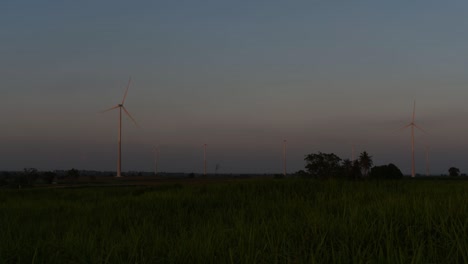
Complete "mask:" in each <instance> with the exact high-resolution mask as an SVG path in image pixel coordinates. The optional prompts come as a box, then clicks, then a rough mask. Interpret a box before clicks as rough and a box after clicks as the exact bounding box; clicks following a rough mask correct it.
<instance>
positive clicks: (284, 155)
mask: <svg viewBox="0 0 468 264" xmlns="http://www.w3.org/2000/svg"><path fill="white" fill-rule="evenodd" d="M286 143H287V141H286V139H285V140H283V175H284V176H286Z"/></svg>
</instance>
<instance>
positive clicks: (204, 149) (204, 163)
mask: <svg viewBox="0 0 468 264" xmlns="http://www.w3.org/2000/svg"><path fill="white" fill-rule="evenodd" d="M203 175H205V176H206V144H203Z"/></svg>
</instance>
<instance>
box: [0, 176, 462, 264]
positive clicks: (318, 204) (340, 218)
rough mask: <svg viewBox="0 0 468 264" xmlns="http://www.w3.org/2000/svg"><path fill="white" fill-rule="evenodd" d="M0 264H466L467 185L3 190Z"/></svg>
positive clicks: (294, 183) (305, 183) (282, 183)
mask: <svg viewBox="0 0 468 264" xmlns="http://www.w3.org/2000/svg"><path fill="white" fill-rule="evenodd" d="M0 263H392V264H393V263H468V182H467V181H440V180H439V181H410V180H405V181H394V182H393V181H388V182H341V181H317V180H299V179H284V180H244V181H239V182H232V183H217V184H207V185H181V184H171V185H161V186H155V187H99V188H76V189H29V190H26V189H22V190H2V191H0Z"/></svg>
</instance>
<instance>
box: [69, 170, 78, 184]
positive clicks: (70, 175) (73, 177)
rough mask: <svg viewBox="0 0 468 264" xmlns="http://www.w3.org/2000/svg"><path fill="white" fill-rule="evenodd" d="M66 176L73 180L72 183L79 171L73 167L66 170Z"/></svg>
mask: <svg viewBox="0 0 468 264" xmlns="http://www.w3.org/2000/svg"><path fill="white" fill-rule="evenodd" d="M67 176H68V177H69V178H71V179H72V180H73V183H74V182H75V181H76V180H77V179H78V178H79V177H80V172H79V171H78V170H77V169H75V168H73V169H71V170H69V171H67Z"/></svg>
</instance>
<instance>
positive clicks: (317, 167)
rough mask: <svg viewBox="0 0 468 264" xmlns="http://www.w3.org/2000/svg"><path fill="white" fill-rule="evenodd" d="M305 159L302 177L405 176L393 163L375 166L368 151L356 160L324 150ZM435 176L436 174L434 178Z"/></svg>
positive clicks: (454, 171) (455, 173) (452, 170)
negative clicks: (343, 157) (342, 157)
mask: <svg viewBox="0 0 468 264" xmlns="http://www.w3.org/2000/svg"><path fill="white" fill-rule="evenodd" d="M304 160H305V162H306V166H305V171H304V170H301V171H299V172H297V173H296V174H297V175H299V176H302V177H312V178H322V179H330V178H343V179H352V180H357V179H402V178H403V173H402V172H401V170H400V169H399V168H398V167H397V166H396V165H395V164H393V163H389V164H387V165H379V166H374V164H373V160H372V156H370V155H369V154H368V153H367V152H366V151H364V152H362V153H361V154H360V155H359V158H358V159H356V160H350V159H341V158H340V157H338V156H337V155H336V154H334V153H323V152H318V153H316V154H308V155H306V156H305V158H304ZM448 172H449V174H448V176H451V177H455V178H456V177H458V176H466V174H460V170H459V169H458V168H456V167H450V168H449V169H448ZM418 176H420V175H418ZM440 176H446V175H440ZM434 177H435V176H433V177H432V178H434ZM427 178H428V177H427ZM444 178H446V177H444Z"/></svg>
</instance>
